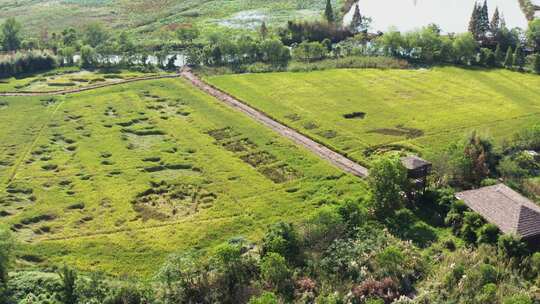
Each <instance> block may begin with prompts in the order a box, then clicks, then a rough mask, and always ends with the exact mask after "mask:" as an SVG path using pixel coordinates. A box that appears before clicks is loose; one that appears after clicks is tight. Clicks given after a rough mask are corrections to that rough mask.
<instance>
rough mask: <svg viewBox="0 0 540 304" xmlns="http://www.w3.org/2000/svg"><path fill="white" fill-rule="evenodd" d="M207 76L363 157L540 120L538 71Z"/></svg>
mask: <svg viewBox="0 0 540 304" xmlns="http://www.w3.org/2000/svg"><path fill="white" fill-rule="evenodd" d="M207 81H209V82H210V83H211V84H213V85H215V86H217V87H219V88H220V89H222V90H224V91H226V92H228V93H230V94H232V95H234V96H235V97H238V98H239V99H241V100H243V101H244V102H246V103H248V104H250V105H252V106H253V107H255V108H257V109H259V110H261V111H264V112H266V113H268V114H269V115H271V116H273V117H274V118H275V119H277V120H279V121H281V122H283V123H285V124H287V125H289V126H291V127H293V128H295V129H297V130H299V131H301V132H302V133H304V134H307V135H309V136H311V137H312V138H314V139H316V140H318V141H320V142H323V143H325V144H326V145H328V146H330V147H332V148H334V149H335V150H338V151H341V152H343V153H345V154H347V155H349V156H350V157H351V158H353V159H356V160H358V161H360V162H365V163H369V159H370V157H371V156H372V155H373V154H376V153H377V152H382V151H387V150H394V149H400V150H410V151H415V152H419V153H421V154H425V155H427V157H429V155H430V154H432V153H435V152H437V151H440V150H441V149H443V148H444V147H446V146H447V145H448V144H449V143H451V142H453V141H455V140H458V139H460V138H463V137H464V136H465V135H466V134H469V133H470V132H471V131H473V130H477V131H478V132H480V133H481V134H483V135H487V136H490V137H492V138H494V139H495V140H497V141H499V142H500V141H502V140H503V139H504V138H508V137H510V136H512V135H513V134H514V133H515V132H516V131H518V130H519V129H521V128H523V127H526V126H528V125H531V124H532V123H535V122H538V121H540V99H538V96H539V94H540V77H539V76H537V75H531V74H523V73H517V72H511V71H506V70H489V71H488V70H474V69H462V68H456V67H439V68H433V69H416V70H412V69H411V70H327V71H320V72H308V73H269V74H244V75H224V76H212V77H208V78H207Z"/></svg>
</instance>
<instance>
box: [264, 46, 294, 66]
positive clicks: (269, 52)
mask: <svg viewBox="0 0 540 304" xmlns="http://www.w3.org/2000/svg"><path fill="white" fill-rule="evenodd" d="M260 50H261V54H262V61H263V62H265V63H269V64H271V65H273V66H287V64H288V63H289V60H291V52H290V51H289V48H287V47H286V46H284V45H283V43H282V42H281V41H279V40H265V41H263V42H262V43H261V46H260Z"/></svg>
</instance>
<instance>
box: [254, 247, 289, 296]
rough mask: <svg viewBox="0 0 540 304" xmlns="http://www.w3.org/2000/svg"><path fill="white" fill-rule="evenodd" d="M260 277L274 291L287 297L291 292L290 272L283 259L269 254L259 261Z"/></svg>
mask: <svg viewBox="0 0 540 304" xmlns="http://www.w3.org/2000/svg"><path fill="white" fill-rule="evenodd" d="M261 277H262V279H263V280H264V282H266V284H268V285H269V286H271V287H272V288H273V289H274V290H276V291H277V292H279V293H281V294H285V295H288V293H290V292H291V291H292V284H291V271H290V270H289V267H288V266H287V262H286V261H285V258H283V257H282V256H281V255H279V254H278V253H274V252H271V253H269V254H268V255H266V256H265V257H264V258H263V259H262V261H261Z"/></svg>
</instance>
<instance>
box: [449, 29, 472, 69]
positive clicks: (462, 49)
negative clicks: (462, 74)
mask: <svg viewBox="0 0 540 304" xmlns="http://www.w3.org/2000/svg"><path fill="white" fill-rule="evenodd" d="M477 48H478V43H477V42H476V40H475V39H474V37H473V35H472V34H471V33H463V34H459V35H457V36H456V38H455V39H454V41H453V42H452V49H453V50H454V52H453V53H454V57H455V61H456V62H458V63H462V64H469V63H470V62H471V61H472V60H473V58H474V56H475V55H476V49H477Z"/></svg>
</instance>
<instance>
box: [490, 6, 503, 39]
mask: <svg viewBox="0 0 540 304" xmlns="http://www.w3.org/2000/svg"><path fill="white" fill-rule="evenodd" d="M500 25H501V16H500V15H499V8H498V7H497V8H495V12H494V13H493V17H492V18H491V23H490V24H489V27H490V29H491V32H492V33H493V34H494V35H495V34H496V33H497V32H498V31H499V27H500Z"/></svg>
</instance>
